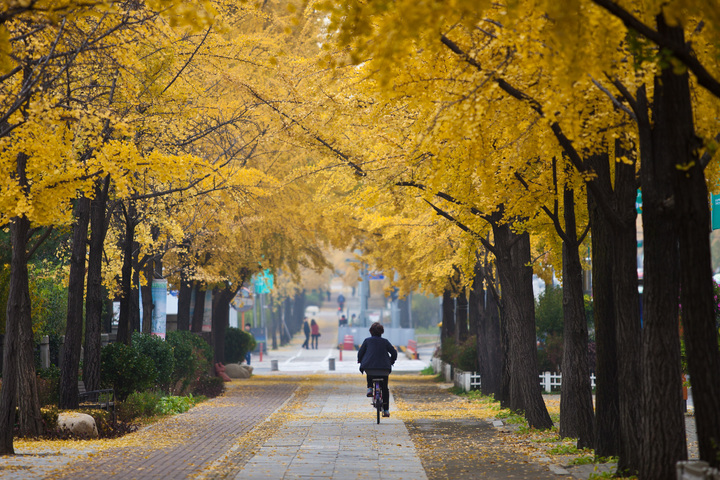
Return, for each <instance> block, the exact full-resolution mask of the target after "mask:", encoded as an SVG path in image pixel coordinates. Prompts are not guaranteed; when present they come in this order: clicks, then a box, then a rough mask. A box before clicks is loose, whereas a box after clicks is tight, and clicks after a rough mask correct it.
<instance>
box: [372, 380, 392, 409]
mask: <svg viewBox="0 0 720 480" xmlns="http://www.w3.org/2000/svg"><path fill="white" fill-rule="evenodd" d="M373 378H382V382H380V391H381V392H382V396H383V410H390V390H389V389H388V375H385V376H382V375H367V386H368V388H373V382H372V379H373Z"/></svg>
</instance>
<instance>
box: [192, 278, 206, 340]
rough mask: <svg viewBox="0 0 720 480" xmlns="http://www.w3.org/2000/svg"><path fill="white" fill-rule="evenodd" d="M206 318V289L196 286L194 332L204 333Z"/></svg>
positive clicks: (193, 318) (193, 316)
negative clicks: (204, 320)
mask: <svg viewBox="0 0 720 480" xmlns="http://www.w3.org/2000/svg"><path fill="white" fill-rule="evenodd" d="M204 318H205V288H204V287H203V285H202V284H200V283H197V284H196V285H195V305H194V307H193V315H192V331H193V332H195V333H200V332H202V327H203V319H204Z"/></svg>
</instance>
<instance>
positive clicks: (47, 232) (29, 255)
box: [25, 225, 53, 261]
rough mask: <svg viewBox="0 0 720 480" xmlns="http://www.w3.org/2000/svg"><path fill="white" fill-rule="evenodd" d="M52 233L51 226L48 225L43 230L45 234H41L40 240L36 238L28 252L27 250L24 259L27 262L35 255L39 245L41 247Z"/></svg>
mask: <svg viewBox="0 0 720 480" xmlns="http://www.w3.org/2000/svg"><path fill="white" fill-rule="evenodd" d="M52 231H53V226H52V225H50V226H49V227H48V228H47V229H45V232H43V234H42V235H41V236H40V238H38V239H37V241H36V242H35V245H33V246H32V247H31V248H30V250H28V252H27V254H26V255H25V258H26V260H27V261H29V260H30V259H31V258H32V256H33V255H34V254H35V252H36V251H37V249H38V248H40V245H42V244H43V243H44V242H45V240H47V239H48V237H49V236H50V234H51V233H52Z"/></svg>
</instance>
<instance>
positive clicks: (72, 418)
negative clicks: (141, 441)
mask: <svg viewBox="0 0 720 480" xmlns="http://www.w3.org/2000/svg"><path fill="white" fill-rule="evenodd" d="M58 428H59V429H61V430H68V431H70V433H72V434H74V435H83V436H87V437H93V438H97V437H98V430H97V425H95V419H94V418H93V417H92V416H91V415H88V414H87V413H78V412H63V413H60V414H59V415H58Z"/></svg>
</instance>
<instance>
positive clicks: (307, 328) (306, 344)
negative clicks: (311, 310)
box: [301, 317, 314, 350]
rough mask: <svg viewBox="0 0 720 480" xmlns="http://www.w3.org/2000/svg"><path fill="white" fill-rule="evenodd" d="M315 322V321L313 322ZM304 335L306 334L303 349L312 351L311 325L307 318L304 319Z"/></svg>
mask: <svg viewBox="0 0 720 480" xmlns="http://www.w3.org/2000/svg"><path fill="white" fill-rule="evenodd" d="M313 321H314V320H313ZM303 333H304V334H305V342H304V343H303V344H302V347H301V348H304V349H305V350H309V349H310V345H309V343H310V324H309V323H308V321H307V317H305V318H304V319H303Z"/></svg>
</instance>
